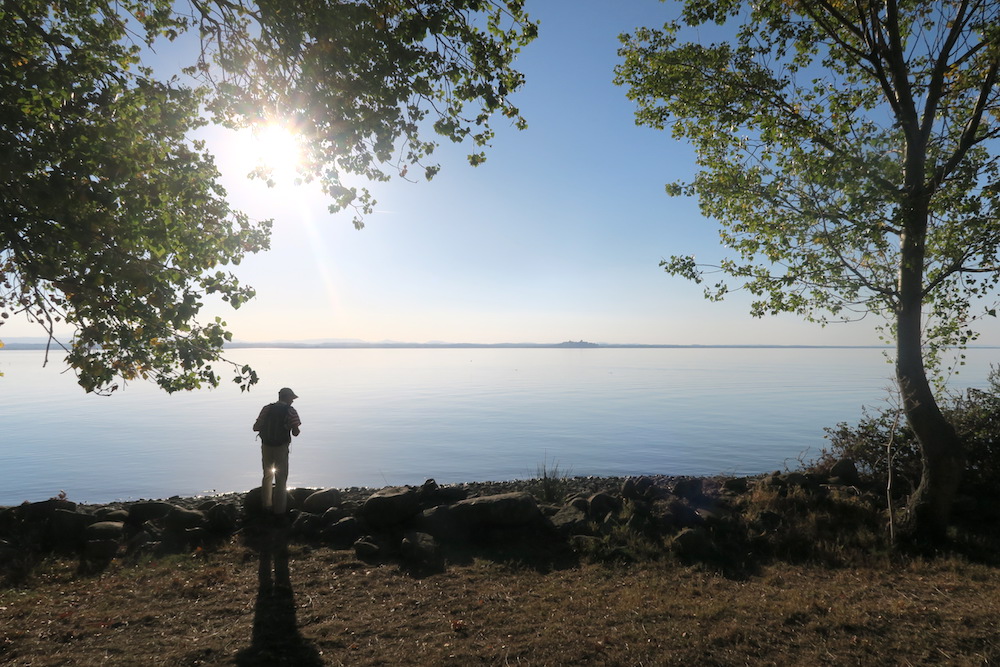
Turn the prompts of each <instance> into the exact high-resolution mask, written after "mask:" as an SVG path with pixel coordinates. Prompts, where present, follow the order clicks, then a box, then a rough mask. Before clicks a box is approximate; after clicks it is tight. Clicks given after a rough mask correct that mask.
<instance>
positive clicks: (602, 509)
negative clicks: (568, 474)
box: [587, 491, 622, 521]
mask: <svg viewBox="0 0 1000 667" xmlns="http://www.w3.org/2000/svg"><path fill="white" fill-rule="evenodd" d="M587 507H588V513H589V514H590V518H591V519H594V520H595V521H601V520H602V519H604V517H606V516H608V515H609V514H617V513H618V512H621V510H622V501H621V499H620V498H615V497H614V496H613V495H611V494H610V493H605V492H603V491H599V492H597V493H595V494H593V495H592V496H590V498H588V499H587Z"/></svg>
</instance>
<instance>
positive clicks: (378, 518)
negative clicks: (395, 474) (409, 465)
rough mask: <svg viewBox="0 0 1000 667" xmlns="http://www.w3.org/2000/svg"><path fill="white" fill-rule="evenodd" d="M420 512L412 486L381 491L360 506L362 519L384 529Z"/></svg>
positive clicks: (418, 501) (415, 492)
mask: <svg viewBox="0 0 1000 667" xmlns="http://www.w3.org/2000/svg"><path fill="white" fill-rule="evenodd" d="M418 512H420V499H419V497H418V496H417V490H416V489H414V488H413V487H412V486H396V487H387V488H385V489H381V490H379V491H376V492H375V493H374V494H372V495H371V496H370V497H369V498H368V500H366V501H365V504H364V505H362V506H361V516H362V518H363V519H364V520H365V521H366V522H367V523H369V524H370V525H372V526H375V527H378V528H384V527H386V526H392V525H396V524H399V523H402V522H404V521H406V520H407V519H409V518H411V517H413V516H415V515H416V514H417V513H418Z"/></svg>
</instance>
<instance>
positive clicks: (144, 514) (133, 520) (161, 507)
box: [127, 500, 175, 526]
mask: <svg viewBox="0 0 1000 667" xmlns="http://www.w3.org/2000/svg"><path fill="white" fill-rule="evenodd" d="M174 507H175V506H174V505H171V504H170V503H166V502H162V501H159V500H147V501H141V502H137V503H132V504H131V505H129V506H128V508H127V509H128V523H130V524H132V525H134V526H141V525H142V524H144V523H146V522H147V521H156V520H157V519H162V518H163V517H165V516H167V515H168V514H170V510H172V509H174Z"/></svg>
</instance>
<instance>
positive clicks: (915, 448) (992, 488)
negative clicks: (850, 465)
mask: <svg viewBox="0 0 1000 667" xmlns="http://www.w3.org/2000/svg"><path fill="white" fill-rule="evenodd" d="M941 410H942V412H944V414H945V416H946V417H947V418H948V420H949V421H950V422H951V424H952V426H954V427H955V430H956V432H957V433H958V436H959V437H960V438H961V439H962V442H963V444H964V446H965V453H966V457H967V468H966V472H965V476H964V478H963V491H964V492H965V493H967V494H969V495H974V496H978V495H986V496H996V495H998V492H1000V369H998V368H997V367H993V368H992V369H991V371H990V375H989V387H988V388H987V389H985V390H983V389H969V390H967V391H966V392H965V394H962V395H958V396H951V397H948V398H946V399H945V400H944V401H943V402H942V406H941ZM896 422H897V420H896V411H895V410H874V409H872V410H869V409H866V410H864V413H863V417H862V419H861V420H860V421H859V422H858V424H857V425H855V426H852V425H849V424H848V423H846V422H841V423H839V424H837V426H836V427H834V428H828V429H826V432H827V438H828V439H829V440H830V447H829V448H828V449H824V450H823V452H821V453H820V456H819V457H818V459H817V460H816V461H814V462H812V464H811V466H812V467H814V468H818V469H821V470H822V469H828V468H830V467H832V465H833V464H834V463H835V462H836V461H837V460H839V459H841V458H850V459H853V460H854V462H855V463H856V464H857V466H858V470H859V472H861V473H863V474H867V475H870V476H872V477H875V478H877V479H885V478H886V477H887V476H888V473H889V461H888V452H887V451H886V445H887V443H888V442H889V441H890V438H892V442H893V447H892V465H893V470H894V473H895V479H896V482H897V485H896V488H897V489H898V490H899V491H901V492H903V493H906V492H912V490H913V489H914V488H916V485H917V483H918V482H919V481H920V470H921V459H920V446H919V444H918V443H917V439H916V437H915V436H914V434H913V431H912V430H911V429H910V428H909V427H908V426H907V425H906V424H905V422H904V421H903V420H899V421H898V424H897V423H896ZM894 426H895V434H893V430H894ZM900 482H902V484H899V483H900ZM907 485H908V486H909V488H908V489H907V488H906V486H907Z"/></svg>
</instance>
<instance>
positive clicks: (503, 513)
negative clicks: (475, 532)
mask: <svg viewBox="0 0 1000 667" xmlns="http://www.w3.org/2000/svg"><path fill="white" fill-rule="evenodd" d="M451 512H452V513H453V515H454V516H455V518H456V519H457V520H458V521H459V522H461V523H462V524H464V525H467V526H471V525H483V526H523V525H527V524H530V523H535V522H540V521H541V519H542V512H541V510H539V509H538V504H537V503H536V502H535V498H534V496H532V495H531V494H530V493H527V492H525V491H517V492H514V493H501V494H498V495H495V496H482V497H479V498H468V499H466V500H461V501H459V502H457V503H455V504H454V505H452V506H451Z"/></svg>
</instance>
